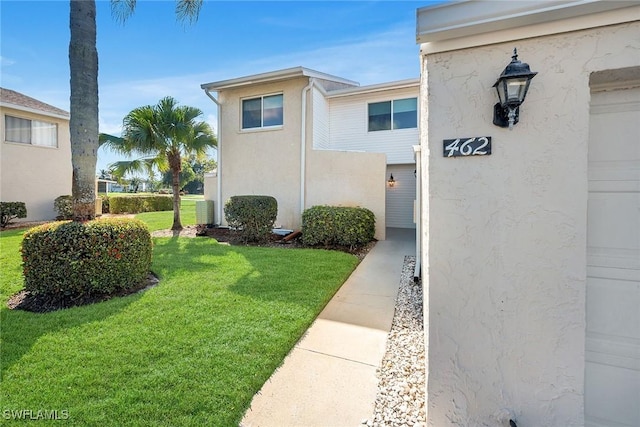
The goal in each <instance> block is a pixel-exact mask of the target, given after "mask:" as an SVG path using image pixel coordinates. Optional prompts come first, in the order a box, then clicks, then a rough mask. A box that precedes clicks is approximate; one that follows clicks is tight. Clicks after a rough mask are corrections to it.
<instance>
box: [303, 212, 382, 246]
mask: <svg viewBox="0 0 640 427" xmlns="http://www.w3.org/2000/svg"><path fill="white" fill-rule="evenodd" d="M375 231H376V218H375V215H374V214H373V212H371V211H370V210H369V209H366V208H355V207H344V206H313V207H311V208H309V209H306V210H305V211H304V212H303V213H302V242H303V243H304V244H305V245H310V246H315V245H324V246H326V247H329V246H336V245H337V246H349V247H357V246H362V245H365V244H366V243H369V242H370V241H372V240H373V239H374V236H375Z"/></svg>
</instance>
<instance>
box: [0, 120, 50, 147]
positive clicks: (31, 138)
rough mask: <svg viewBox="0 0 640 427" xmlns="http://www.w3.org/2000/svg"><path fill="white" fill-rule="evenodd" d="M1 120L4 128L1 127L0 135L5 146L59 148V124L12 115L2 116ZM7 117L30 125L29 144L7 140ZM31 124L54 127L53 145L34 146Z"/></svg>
mask: <svg viewBox="0 0 640 427" xmlns="http://www.w3.org/2000/svg"><path fill="white" fill-rule="evenodd" d="M2 116H3V117H2V120H3V121H4V126H3V130H4V134H3V135H2V139H3V141H4V142H5V143H7V144H17V145H29V146H31V147H40V148H49V149H58V148H60V144H59V141H60V124H59V123H58V122H56V121H49V120H40V119H35V118H33V117H25V116H20V115H14V114H3V115H2ZM7 117H11V118H14V119H19V120H28V121H29V123H30V125H31V133H30V135H29V142H22V141H13V140H10V139H8V138H7V131H8V127H7ZM33 122H40V123H46V124H49V125H53V126H55V145H44V144H34V143H33Z"/></svg>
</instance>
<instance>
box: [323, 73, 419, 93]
mask: <svg viewBox="0 0 640 427" xmlns="http://www.w3.org/2000/svg"><path fill="white" fill-rule="evenodd" d="M408 87H418V88H419V87H420V78H419V77H415V78H412V79H404V80H396V81H392V82H385V83H378V84H373V85H367V86H359V87H350V88H345V89H337V90H332V91H329V92H327V98H337V97H341V96H349V95H357V94H364V93H371V92H382V91H385V90H394V89H404V88H408Z"/></svg>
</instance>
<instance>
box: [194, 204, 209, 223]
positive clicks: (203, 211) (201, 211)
mask: <svg viewBox="0 0 640 427" xmlns="http://www.w3.org/2000/svg"><path fill="white" fill-rule="evenodd" d="M196 224H198V225H200V224H204V225H209V224H213V200H198V201H196Z"/></svg>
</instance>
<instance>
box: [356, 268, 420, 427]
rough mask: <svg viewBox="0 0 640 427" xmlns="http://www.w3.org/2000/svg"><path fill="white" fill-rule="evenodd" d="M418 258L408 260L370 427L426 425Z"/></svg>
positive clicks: (383, 361) (363, 422)
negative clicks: (415, 275) (417, 271)
mask: <svg viewBox="0 0 640 427" xmlns="http://www.w3.org/2000/svg"><path fill="white" fill-rule="evenodd" d="M414 268H415V257H412V256H406V257H405V260H404V266H403V268H402V274H401V278H400V287H399V290H398V296H397V297H396V309H395V314H394V316H393V324H392V326H391V331H390V332H389V337H388V340H387V349H386V353H385V355H384V357H383V358H382V364H381V366H380V368H378V378H379V381H378V394H377V396H376V402H375V408H374V415H373V419H372V420H363V421H362V424H363V425H367V426H369V427H382V426H385V427H386V426H398V427H400V426H402V427H404V426H411V427H421V426H425V425H426V422H425V421H426V413H425V385H426V384H425V347H424V319H423V311H422V283H420V282H418V283H415V282H414V281H413V277H414V274H413V272H414Z"/></svg>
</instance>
